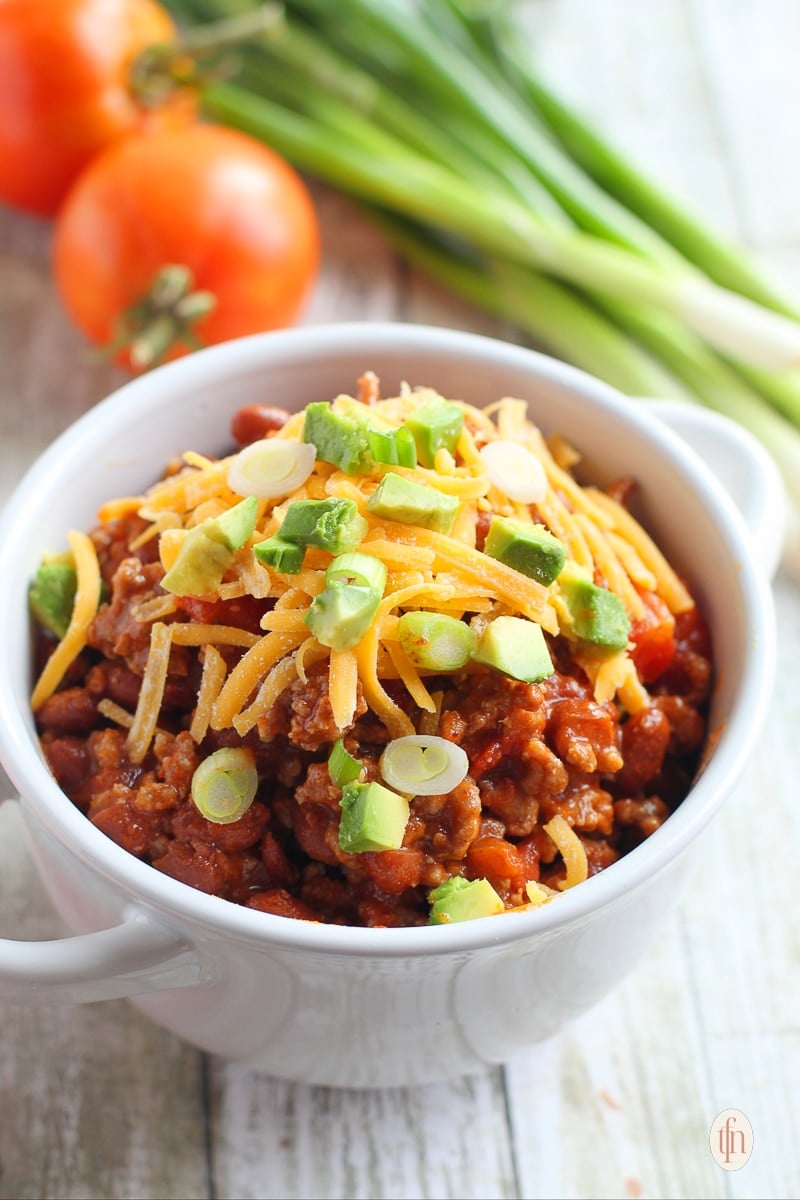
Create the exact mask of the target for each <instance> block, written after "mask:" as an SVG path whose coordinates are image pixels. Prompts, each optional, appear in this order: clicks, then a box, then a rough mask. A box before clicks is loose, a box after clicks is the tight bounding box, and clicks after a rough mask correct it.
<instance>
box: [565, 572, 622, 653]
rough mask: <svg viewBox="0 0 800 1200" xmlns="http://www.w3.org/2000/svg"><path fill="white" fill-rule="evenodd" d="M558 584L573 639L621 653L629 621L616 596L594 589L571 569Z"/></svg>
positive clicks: (602, 589) (599, 588) (595, 585)
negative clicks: (580, 639)
mask: <svg viewBox="0 0 800 1200" xmlns="http://www.w3.org/2000/svg"><path fill="white" fill-rule="evenodd" d="M558 582H559V587H560V589H561V595H562V596H563V597H564V601H565V603H566V605H567V608H568V609H569V614H570V616H571V618H572V631H573V633H574V634H575V636H576V637H579V638H582V639H583V640H584V641H586V642H592V643H593V644H594V645H596V646H607V647H608V648H609V649H613V650H624V649H625V647H626V646H627V644H628V639H629V637H630V632H631V622H630V618H629V616H628V614H627V612H626V611H625V605H624V604H623V603H622V601H621V600H620V598H619V596H617V595H616V593H615V592H610V591H609V590H608V588H602V587H598V586H597V584H595V583H592V581H591V580H590V579H588V578H586V577H585V576H584V575H583V574H582V573H581V572H580V571H579V570H577V569H573V568H572V567H570V568H569V569H565V570H564V571H563V572H562V574H561V576H560V577H559V581H558Z"/></svg>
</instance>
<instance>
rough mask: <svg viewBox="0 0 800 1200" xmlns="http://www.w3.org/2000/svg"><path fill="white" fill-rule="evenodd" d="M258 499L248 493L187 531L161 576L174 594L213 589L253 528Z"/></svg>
mask: <svg viewBox="0 0 800 1200" xmlns="http://www.w3.org/2000/svg"><path fill="white" fill-rule="evenodd" d="M257 508H258V501H257V500H256V498H255V496H248V497H246V499H244V500H241V501H240V502H239V503H238V504H235V505H234V506H233V508H229V509H228V511H227V512H224V513H222V514H221V515H220V516H218V517H209V518H208V519H207V520H206V521H202V522H201V523H200V524H199V525H195V527H194V528H193V529H190V530H189V532H188V533H187V534H186V537H185V538H184V539H183V541H182V543H181V548H180V550H179V551H178V557H177V558H176V559H175V562H174V563H173V564H172V566H171V567H170V569H169V570H168V571H167V573H166V575H165V576H164V578H163V579H162V580H161V586H162V587H163V588H164V590H165V591H167V592H172V593H173V594H174V595H176V596H207V595H209V594H210V593H212V592H215V591H216V590H217V588H218V587H219V585H220V583H221V582H222V576H223V575H224V574H225V572H226V571H227V569H228V567H229V566H230V565H231V563H232V562H233V559H234V555H235V553H236V551H237V550H241V548H242V546H244V544H245V543H246V542H247V540H248V538H249V537H251V535H252V533H253V529H254V528H255V521H256V510H257Z"/></svg>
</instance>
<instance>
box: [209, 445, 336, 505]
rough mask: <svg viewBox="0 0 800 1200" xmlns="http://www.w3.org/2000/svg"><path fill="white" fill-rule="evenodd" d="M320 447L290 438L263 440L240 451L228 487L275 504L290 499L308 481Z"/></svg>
mask: <svg viewBox="0 0 800 1200" xmlns="http://www.w3.org/2000/svg"><path fill="white" fill-rule="evenodd" d="M316 458H317V449H316V446H312V445H310V443H308V442H290V441H289V440H288V439H286V438H274V437H273V438H261V439H260V440H259V441H257V442H252V443H251V444H250V445H249V446H245V447H244V449H243V450H240V451H239V453H238V454H237V455H236V457H235V458H234V459H233V460H232V461H231V464H230V466H229V467H228V487H229V488H230V489H231V491H232V492H237V493H238V495H240V496H251V495H252V496H258V498H259V499H260V500H274V499H275V498H276V497H278V496H288V495H290V494H291V493H292V492H293V491H295V489H296V488H299V487H300V486H301V485H302V484H304V483H305V481H306V480H307V479H308V477H309V475H310V474H311V472H312V471H313V470H314V463H315V462H316Z"/></svg>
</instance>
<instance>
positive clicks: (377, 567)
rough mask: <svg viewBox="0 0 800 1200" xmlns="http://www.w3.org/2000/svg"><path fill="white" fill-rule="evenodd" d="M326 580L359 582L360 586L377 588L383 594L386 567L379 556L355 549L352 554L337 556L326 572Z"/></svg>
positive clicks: (328, 582) (331, 581)
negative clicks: (375, 556)
mask: <svg viewBox="0 0 800 1200" xmlns="http://www.w3.org/2000/svg"><path fill="white" fill-rule="evenodd" d="M325 582H326V583H327V584H331V583H357V584H358V585H359V586H360V587H371V588H375V590H376V591H377V592H380V594H381V595H383V589H384V588H385V587H386V567H385V566H384V565H383V563H382V562H381V560H380V559H379V558H374V557H373V556H372V555H371V554H362V553H361V552H360V551H357V550H355V551H353V552H352V553H350V554H339V555H337V556H336V558H335V559H334V560H333V562H332V563H331V564H330V566H329V567H328V569H327V571H326V572H325Z"/></svg>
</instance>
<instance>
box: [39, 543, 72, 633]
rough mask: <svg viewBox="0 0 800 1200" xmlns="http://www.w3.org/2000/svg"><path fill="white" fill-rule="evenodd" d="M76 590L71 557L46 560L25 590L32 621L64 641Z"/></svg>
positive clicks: (63, 556)
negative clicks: (33, 619)
mask: <svg viewBox="0 0 800 1200" xmlns="http://www.w3.org/2000/svg"><path fill="white" fill-rule="evenodd" d="M77 586H78V575H77V572H76V570H75V567H74V565H73V563H72V557H71V555H68V554H66V555H53V556H52V557H47V558H45V559H44V560H43V561H42V562H41V564H40V565H39V567H38V568H37V571H36V575H35V576H34V579H33V582H32V583H31V586H30V588H29V589H28V602H29V604H30V608H31V612H32V613H33V615H34V617H35V619H36V620H37V621H38V622H39V624H40V625H41V626H42V627H43V628H44V629H49V630H50V632H51V633H54V634H55V635H56V637H58V638H63V636H64V634H65V633H66V632H67V628H68V627H69V622H70V618H71V617H72V609H73V608H74V606H75V592H76V590H77Z"/></svg>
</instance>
